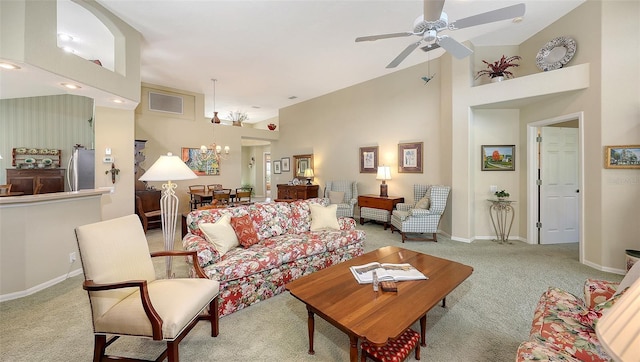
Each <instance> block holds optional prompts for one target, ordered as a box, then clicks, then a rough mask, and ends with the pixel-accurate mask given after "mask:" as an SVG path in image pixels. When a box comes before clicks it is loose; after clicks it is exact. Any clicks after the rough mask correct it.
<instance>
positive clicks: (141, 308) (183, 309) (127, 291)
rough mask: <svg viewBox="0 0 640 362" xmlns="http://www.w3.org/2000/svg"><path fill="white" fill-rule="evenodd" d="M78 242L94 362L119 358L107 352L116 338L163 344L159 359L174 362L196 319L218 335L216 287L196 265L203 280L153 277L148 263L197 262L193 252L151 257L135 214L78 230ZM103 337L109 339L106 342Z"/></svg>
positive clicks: (153, 273)
mask: <svg viewBox="0 0 640 362" xmlns="http://www.w3.org/2000/svg"><path fill="white" fill-rule="evenodd" d="M76 239H77V241H78V248H79V250H80V260H81V261H82V269H83V271H84V278H85V281H84V283H83V288H84V289H85V290H87V292H88V294H89V301H90V303H91V313H92V319H93V331H94V337H95V346H94V354H93V360H94V361H103V360H117V358H116V357H113V356H108V355H105V352H106V351H105V350H106V347H107V346H108V345H110V344H111V343H112V342H113V341H115V340H116V339H118V338H119V337H120V336H138V337H143V338H150V339H153V340H160V341H166V343H167V349H166V350H165V351H164V352H163V354H162V355H161V356H160V357H159V358H158V359H157V360H158V361H160V360H164V359H165V358H167V357H168V359H169V361H178V360H179V355H178V344H179V343H180V341H181V340H182V339H183V338H184V337H185V336H186V335H187V333H189V331H190V330H191V329H192V328H193V327H194V326H195V324H196V322H197V321H198V320H199V319H206V320H208V321H210V323H211V335H212V336H214V337H215V336H217V335H218V319H219V314H218V298H217V296H218V291H219V287H220V284H219V283H218V282H217V281H214V280H209V279H207V278H206V276H205V274H204V272H203V271H202V269H201V268H200V266H199V265H198V263H194V264H195V270H196V274H198V275H199V276H200V277H201V278H175V279H156V272H155V270H154V267H153V262H152V261H151V257H152V256H172V255H190V256H191V257H192V258H196V257H197V255H196V252H187V251H177V250H176V251H163V252H156V253H152V254H150V253H149V247H148V244H147V239H146V237H145V234H144V231H143V229H142V225H141V224H140V219H139V218H138V217H137V216H136V215H128V216H124V217H120V218H116V219H111V220H107V221H102V222H98V223H94V224H89V225H84V226H79V227H77V228H76ZM207 309H208V313H206V312H207ZM107 335H109V336H111V337H113V338H111V339H110V340H109V341H107Z"/></svg>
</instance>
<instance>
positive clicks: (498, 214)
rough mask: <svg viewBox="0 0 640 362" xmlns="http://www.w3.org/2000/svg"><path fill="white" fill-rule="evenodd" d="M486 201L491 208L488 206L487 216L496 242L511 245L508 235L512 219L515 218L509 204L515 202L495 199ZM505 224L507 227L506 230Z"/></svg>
mask: <svg viewBox="0 0 640 362" xmlns="http://www.w3.org/2000/svg"><path fill="white" fill-rule="evenodd" d="M488 201H489V202H490V203H491V206H489V215H490V216H491V224H493V230H495V232H496V241H497V242H498V243H500V244H503V243H507V244H513V243H512V242H510V241H509V234H510V233H511V226H512V225H513V219H514V217H515V215H514V209H513V206H511V204H512V203H514V202H515V201H513V200H497V199H489V200H488ZM507 224H508V225H509V227H508V228H507Z"/></svg>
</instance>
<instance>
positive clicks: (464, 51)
mask: <svg viewBox="0 0 640 362" xmlns="http://www.w3.org/2000/svg"><path fill="white" fill-rule="evenodd" d="M438 44H440V46H441V47H443V48H444V50H446V51H448V52H449V53H451V55H453V56H454V57H456V58H458V59H462V58H464V57H467V56H469V55H471V53H473V51H472V50H471V49H469V48H467V47H466V46H464V45H462V44H461V43H459V42H458V41H457V40H455V39H453V38H451V37H448V36H446V35H443V36H442V37H441V38H440V40H439V41H438Z"/></svg>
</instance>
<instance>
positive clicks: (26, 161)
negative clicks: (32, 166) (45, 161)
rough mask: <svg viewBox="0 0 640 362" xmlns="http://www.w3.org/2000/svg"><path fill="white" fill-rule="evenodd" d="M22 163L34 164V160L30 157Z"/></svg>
mask: <svg viewBox="0 0 640 362" xmlns="http://www.w3.org/2000/svg"><path fill="white" fill-rule="evenodd" d="M24 163H36V159H35V158H32V157H29V158H25V160H24Z"/></svg>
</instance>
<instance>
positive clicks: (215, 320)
mask: <svg viewBox="0 0 640 362" xmlns="http://www.w3.org/2000/svg"><path fill="white" fill-rule="evenodd" d="M212 308H213V313H212V312H211V309H212ZM209 314H210V315H211V336H212V337H217V336H218V333H219V332H220V326H219V322H220V309H219V308H218V297H217V296H216V297H215V298H214V299H213V301H211V304H209Z"/></svg>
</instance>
